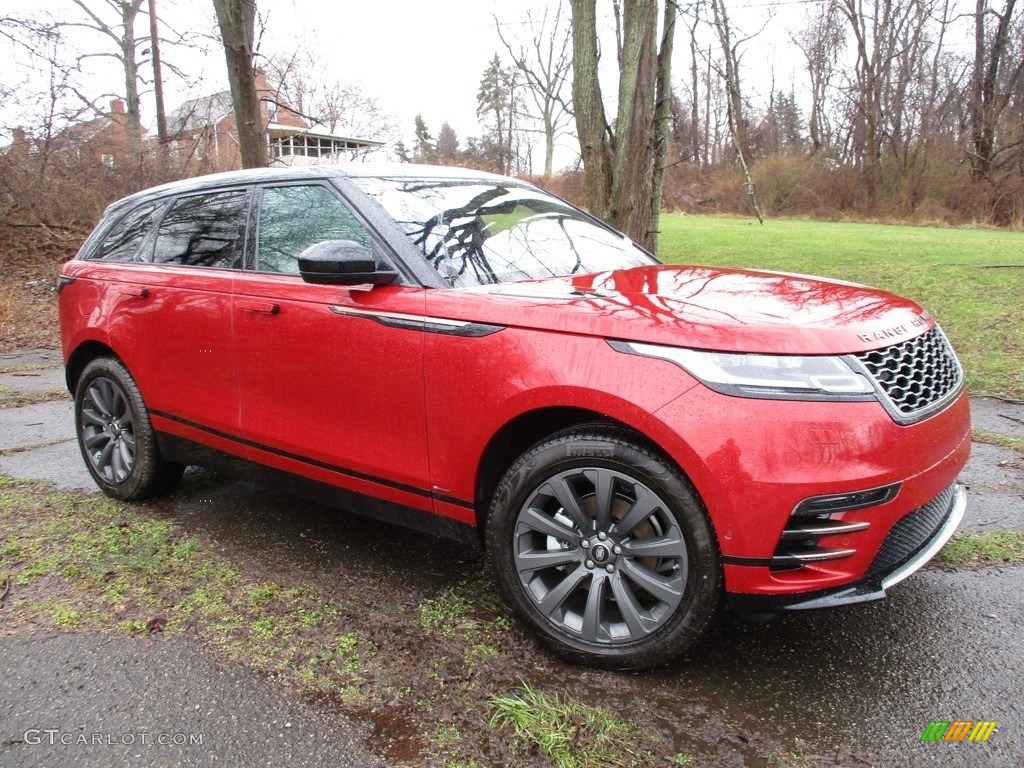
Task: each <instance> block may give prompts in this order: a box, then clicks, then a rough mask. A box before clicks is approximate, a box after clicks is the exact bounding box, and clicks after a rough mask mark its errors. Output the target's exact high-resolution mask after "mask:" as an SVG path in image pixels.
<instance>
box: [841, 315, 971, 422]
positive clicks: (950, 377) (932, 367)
mask: <svg viewBox="0 0 1024 768" xmlns="http://www.w3.org/2000/svg"><path fill="white" fill-rule="evenodd" d="M856 357H857V359H858V360H859V361H860V362H861V364H862V365H863V366H864V368H866V369H867V372H868V373H869V374H870V375H871V377H872V378H873V379H874V380H875V381H876V382H878V385H879V387H881V389H882V391H883V392H884V393H885V397H886V398H887V399H888V401H889V405H890V406H891V409H892V410H894V411H895V412H896V413H897V414H898V415H899V416H900V417H902V418H901V419H900V420H901V421H908V420H911V421H912V420H913V418H914V417H915V416H919V415H921V416H923V415H925V414H926V413H928V412H929V411H930V410H931V409H932V408H933V407H934V406H937V405H939V404H940V403H942V402H943V401H944V400H946V399H947V398H948V397H950V396H951V395H953V394H954V393H956V392H957V391H958V390H959V389H960V387H961V385H962V384H963V380H964V372H963V369H962V368H961V367H960V362H959V361H958V360H957V359H956V353H954V352H953V347H952V346H950V344H949V341H947V339H946V336H945V334H943V333H942V331H941V330H939V327H938V326H935V327H934V328H932V329H931V330H930V331H928V332H927V333H923V334H921V335H920V336H918V337H916V338H913V339H910V340H909V341H904V342H903V343H901V344H893V345H892V346H891V347H885V348H884V349H875V350H872V351H870V352H861V353H859V354H858V355H856Z"/></svg>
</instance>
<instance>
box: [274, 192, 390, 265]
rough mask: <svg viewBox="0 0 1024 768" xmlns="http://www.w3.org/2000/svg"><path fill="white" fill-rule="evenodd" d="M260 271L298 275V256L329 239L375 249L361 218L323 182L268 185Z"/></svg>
mask: <svg viewBox="0 0 1024 768" xmlns="http://www.w3.org/2000/svg"><path fill="white" fill-rule="evenodd" d="M259 232H260V234H259V270H260V271H261V272H285V273H290V274H298V272H299V262H298V256H299V254H300V253H302V252H303V251H304V250H306V248H308V247H309V246H311V245H314V244H315V243H322V242H324V241H325V240H354V241H355V242H357V243H359V244H360V245H365V246H366V247H367V248H369V249H370V250H371V251H372V250H374V247H373V238H372V237H371V236H370V233H369V232H367V231H366V228H365V227H364V226H363V225H362V223H361V222H360V221H359V219H357V218H356V216H355V214H353V213H352V212H351V211H350V210H349V209H348V208H347V207H346V206H345V204H344V203H342V202H341V200H339V199H338V198H337V197H336V196H335V195H334V194H332V193H331V191H330V190H329V189H327V188H326V187H322V186H320V185H319V184H310V185H296V186H288V187H268V188H267V189H264V190H263V201H262V203H261V205H260V229H259Z"/></svg>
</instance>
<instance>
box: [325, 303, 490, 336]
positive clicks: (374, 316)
mask: <svg viewBox="0 0 1024 768" xmlns="http://www.w3.org/2000/svg"><path fill="white" fill-rule="evenodd" d="M331 312H333V313H334V314H336V315H345V316H347V317H365V318H366V319H367V320H373V321H374V322H376V323H380V324H381V325H386V326H387V327H389V328H401V329H404V330H407V331H423V332H425V333H440V334H444V335H445V336H464V337H468V338H480V337H482V336H490V335H491V334H492V333H498V331H503V330H505V326H503V325H489V324H487V323H474V322H471V321H469V320H449V319H447V318H441V317H426V316H419V315H401V314H397V313H390V312H371V311H367V310H363V309H351V308H349V307H339V306H336V305H332V306H331Z"/></svg>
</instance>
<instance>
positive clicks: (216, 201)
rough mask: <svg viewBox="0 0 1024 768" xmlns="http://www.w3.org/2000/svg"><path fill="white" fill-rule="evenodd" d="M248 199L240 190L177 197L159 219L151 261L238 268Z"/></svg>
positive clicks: (245, 193) (240, 262)
mask: <svg viewBox="0 0 1024 768" xmlns="http://www.w3.org/2000/svg"><path fill="white" fill-rule="evenodd" d="M248 199H249V193H248V192H247V191H246V190H242V189H239V190H231V191H228V192H208V193H206V194H203V195H192V196H189V197H182V198H179V199H178V200H176V201H175V203H174V205H172V206H171V209H170V210H169V211H168V212H167V215H166V216H164V218H163V220H162V221H161V222H160V228H159V229H158V230H157V235H156V248H155V250H154V253H153V262H154V263H156V264H182V265H184V266H189V267H215V268H219V269H240V268H241V266H242V251H243V250H244V248H243V244H244V239H245V238H244V233H245V217H246V210H247V202H248Z"/></svg>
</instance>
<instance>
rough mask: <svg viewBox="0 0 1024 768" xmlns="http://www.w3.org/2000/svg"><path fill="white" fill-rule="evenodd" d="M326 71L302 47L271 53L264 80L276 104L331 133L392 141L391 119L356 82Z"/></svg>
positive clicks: (393, 125)
mask: <svg viewBox="0 0 1024 768" xmlns="http://www.w3.org/2000/svg"><path fill="white" fill-rule="evenodd" d="M327 71H328V67H326V66H325V64H324V62H323V61H322V60H320V59H318V58H317V57H316V56H315V55H314V54H313V53H312V52H311V51H309V50H306V49H303V48H299V49H296V50H295V51H293V52H292V53H291V54H289V55H287V56H285V55H276V56H273V57H271V58H270V60H269V62H268V63H267V79H268V82H269V83H270V85H271V87H272V88H273V89H274V90H275V97H276V100H277V102H278V106H282V107H286V108H287V109H289V110H291V111H293V112H295V113H296V114H299V115H301V116H302V117H303V118H305V119H306V120H309V121H310V122H312V123H314V124H317V125H322V126H324V127H325V128H326V129H327V130H328V131H330V132H331V133H343V134H344V135H346V136H348V137H351V138H361V139H372V140H374V141H381V142H384V143H385V144H391V143H393V142H394V141H395V139H396V138H397V133H398V126H397V123H396V121H395V118H394V117H393V116H391V115H390V114H388V113H387V112H386V111H385V110H384V109H383V108H382V107H381V106H380V104H379V103H378V101H377V100H376V99H375V98H373V97H372V96H369V95H367V94H366V93H365V92H364V91H363V89H362V88H361V87H360V86H359V85H358V84H355V83H345V82H342V81H341V80H338V79H333V78H328V77H326V76H325V73H326V72H327Z"/></svg>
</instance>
